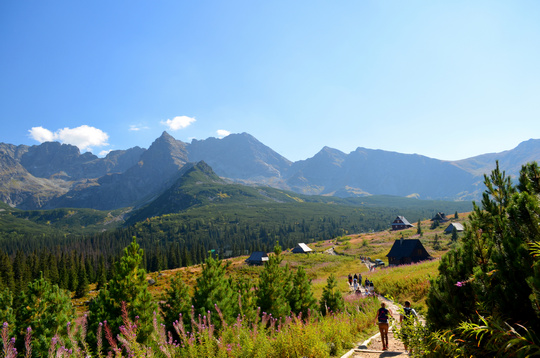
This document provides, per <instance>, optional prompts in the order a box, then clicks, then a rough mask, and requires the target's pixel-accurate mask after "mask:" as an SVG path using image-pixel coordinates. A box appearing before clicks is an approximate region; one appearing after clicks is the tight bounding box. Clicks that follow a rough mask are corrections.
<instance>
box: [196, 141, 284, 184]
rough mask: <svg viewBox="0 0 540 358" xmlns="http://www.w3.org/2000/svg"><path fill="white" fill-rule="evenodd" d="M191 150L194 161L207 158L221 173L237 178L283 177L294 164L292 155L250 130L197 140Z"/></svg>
mask: <svg viewBox="0 0 540 358" xmlns="http://www.w3.org/2000/svg"><path fill="white" fill-rule="evenodd" d="M187 150H188V151H189V160H190V161H191V162H198V161H200V160H204V161H205V162H206V163H208V165H210V166H211V167H212V169H214V171H215V172H216V173H217V174H218V175H220V176H222V177H226V178H233V179H237V180H250V181H256V182H261V181H262V182H264V181H266V180H267V179H270V178H272V179H273V178H281V176H282V174H283V173H284V172H285V171H286V170H287V169H288V168H289V167H290V166H291V162H290V161H289V160H288V159H286V158H284V157H282V156H281V155H279V154H278V153H276V152H275V151H273V150H272V149H270V148H269V147H267V146H265V145H264V144H262V143H261V142H259V141H258V140H257V139H255V137H253V136H251V135H249V134H247V133H241V134H230V135H228V136H226V137H225V138H223V139H217V138H208V139H205V140H193V141H192V142H191V144H189V145H188V146H187Z"/></svg>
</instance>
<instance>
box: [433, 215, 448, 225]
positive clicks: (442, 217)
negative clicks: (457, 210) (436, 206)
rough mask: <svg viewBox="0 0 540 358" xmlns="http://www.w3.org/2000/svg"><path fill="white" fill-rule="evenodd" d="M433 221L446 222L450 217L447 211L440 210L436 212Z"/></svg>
mask: <svg viewBox="0 0 540 358" xmlns="http://www.w3.org/2000/svg"><path fill="white" fill-rule="evenodd" d="M431 221H438V222H440V223H445V222H447V221H448V218H447V217H446V214H445V213H441V212H438V213H437V214H435V216H434V217H433V218H432V219H431Z"/></svg>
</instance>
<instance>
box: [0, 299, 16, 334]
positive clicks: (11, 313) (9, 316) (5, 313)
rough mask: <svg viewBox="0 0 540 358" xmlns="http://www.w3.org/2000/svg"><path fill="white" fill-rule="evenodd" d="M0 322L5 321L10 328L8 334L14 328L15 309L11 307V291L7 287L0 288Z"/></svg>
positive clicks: (11, 332)
mask: <svg viewBox="0 0 540 358" xmlns="http://www.w3.org/2000/svg"><path fill="white" fill-rule="evenodd" d="M0 322H2V323H4V322H7V323H8V324H9V328H10V332H9V333H10V335H12V334H13V331H14V330H15V328H14V327H15V324H16V320H15V310H14V309H13V293H12V292H11V291H10V290H9V288H4V289H2V290H0Z"/></svg>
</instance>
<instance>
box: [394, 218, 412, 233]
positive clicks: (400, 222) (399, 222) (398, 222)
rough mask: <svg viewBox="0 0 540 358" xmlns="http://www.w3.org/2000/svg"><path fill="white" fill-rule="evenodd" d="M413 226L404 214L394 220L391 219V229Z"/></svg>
mask: <svg viewBox="0 0 540 358" xmlns="http://www.w3.org/2000/svg"><path fill="white" fill-rule="evenodd" d="M411 227H414V225H413V224H411V223H410V222H409V221H408V220H407V219H405V217H404V216H397V217H396V218H395V219H394V221H392V230H403V229H408V228H411Z"/></svg>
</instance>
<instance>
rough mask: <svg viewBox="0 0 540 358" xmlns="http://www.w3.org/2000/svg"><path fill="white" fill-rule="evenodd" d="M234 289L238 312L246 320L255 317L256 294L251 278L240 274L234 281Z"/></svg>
mask: <svg viewBox="0 0 540 358" xmlns="http://www.w3.org/2000/svg"><path fill="white" fill-rule="evenodd" d="M234 291H235V293H236V294H237V295H238V305H239V306H238V314H239V315H240V316H241V317H243V319H244V320H247V321H248V322H255V320H256V319H257V296H256V294H255V290H254V285H253V282H252V280H251V279H249V278H247V277H245V276H241V277H238V278H237V279H236V281H235V282H234Z"/></svg>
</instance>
